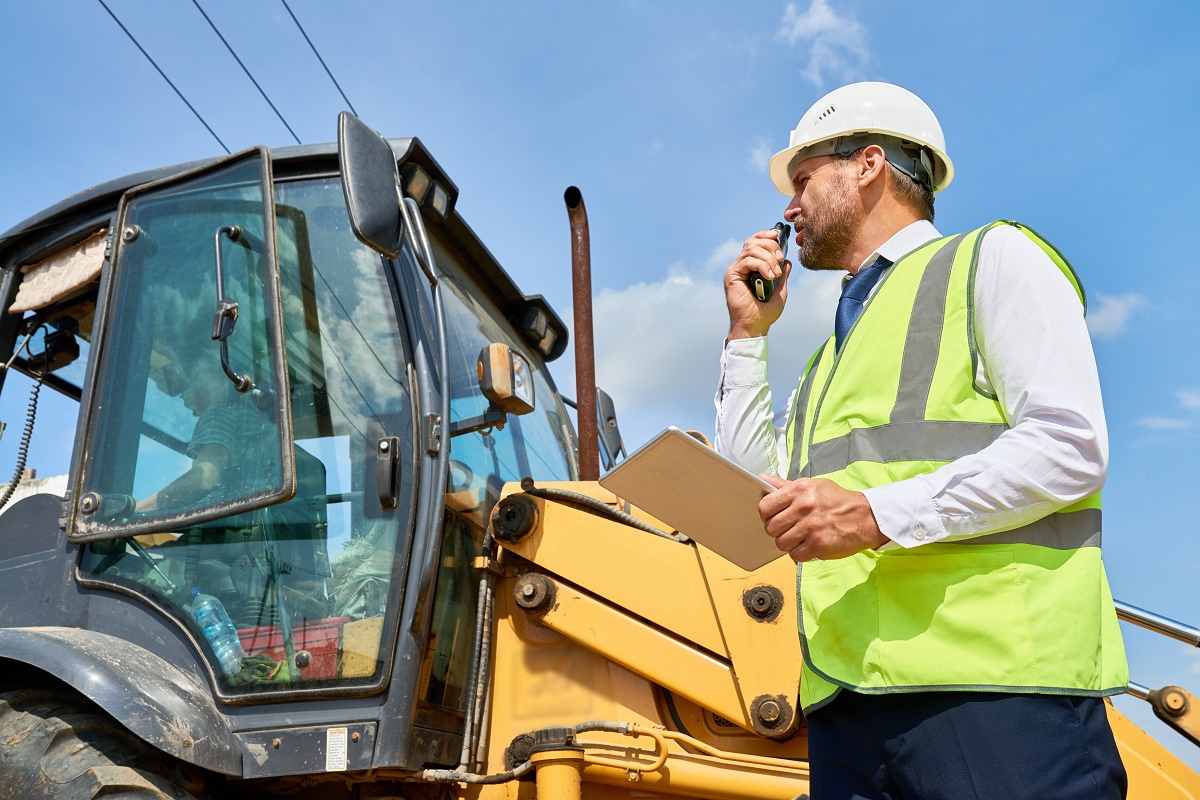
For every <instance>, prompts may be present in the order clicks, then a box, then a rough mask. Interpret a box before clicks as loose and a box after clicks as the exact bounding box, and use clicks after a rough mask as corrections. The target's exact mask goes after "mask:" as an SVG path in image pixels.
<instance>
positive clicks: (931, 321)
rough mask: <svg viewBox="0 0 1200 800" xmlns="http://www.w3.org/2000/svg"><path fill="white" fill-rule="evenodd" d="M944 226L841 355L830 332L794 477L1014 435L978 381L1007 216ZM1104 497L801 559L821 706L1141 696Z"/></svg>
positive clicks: (895, 462)
mask: <svg viewBox="0 0 1200 800" xmlns="http://www.w3.org/2000/svg"><path fill="white" fill-rule="evenodd" d="M1002 224H1009V225H1013V226H1015V227H1016V228H1017V229H1018V230H1020V231H1022V232H1023V233H1025V234H1026V235H1027V236H1028V237H1029V238H1030V239H1031V240H1032V241H1033V242H1035V243H1036V244H1037V245H1038V246H1039V247H1040V248H1041V249H1042V250H1043V251H1044V252H1045V253H1046V254H1047V255H1048V256H1049V257H1050V259H1051V260H1052V261H1053V262H1054V263H1055V264H1056V265H1057V266H1058V268H1059V269H1060V270H1062V272H1063V274H1064V275H1065V276H1066V277H1067V279H1068V280H1069V281H1070V282H1071V284H1072V285H1073V286H1074V287H1075V289H1076V291H1077V292H1078V294H1079V298H1080V301H1081V302H1084V294H1083V289H1082V287H1081V286H1080V284H1079V281H1078V279H1077V278H1076V276H1075V273H1074V271H1073V270H1072V269H1071V266H1070V265H1069V264H1068V263H1067V261H1066V259H1064V258H1063V257H1062V255H1061V254H1060V253H1059V252H1058V251H1057V250H1055V249H1054V248H1053V247H1052V246H1051V245H1050V244H1048V243H1047V242H1046V241H1045V240H1043V239H1042V238H1041V237H1040V236H1038V235H1037V234H1036V233H1034V232H1033V231H1031V230H1030V229H1028V228H1026V227H1025V226H1023V225H1020V224H1018V223H1015V222H1005V221H1001V222H994V223H992V224H990V225H987V226H984V227H983V228H980V229H978V230H975V231H971V232H970V233H965V234H962V235H960V236H955V237H946V238H942V239H937V240H934V241H931V242H928V243H927V244H924V245H922V246H921V247H919V248H917V249H916V250H914V251H913V252H911V253H909V254H908V255H906V256H904V257H903V258H901V259H900V260H898V261H897V262H896V263H895V264H894V265H893V266H892V267H891V268H890V269H889V270H888V271H887V272H886V273H884V276H883V278H882V279H881V281H880V284H879V286H878V288H877V290H876V292H875V294H874V295H873V296H872V297H871V298H870V299H869V300H868V301H867V304H866V307H865V308H864V309H863V313H862V315H861V316H860V317H859V319H858V320H857V322H855V324H854V326H853V327H852V328H851V329H850V331H849V333H848V334H847V335H846V338H845V341H844V343H843V347H842V350H841V352H840V353H838V352H836V349H835V346H834V341H833V338H832V337H830V339H829V341H827V342H826V343H825V344H824V345H823V347H822V348H821V350H819V351H818V352H817V354H816V355H815V356H814V357H813V359H812V360H811V361H810V362H809V365H808V368H807V369H806V370H805V374H804V375H803V376H802V378H801V382H800V389H799V391H798V392H797V394H796V400H795V402H794V404H793V408H792V419H791V421H790V424H789V427H788V441H787V444H788V460H789V465H790V466H789V471H788V478H789V479H795V478H797V477H802V476H803V477H823V478H829V479H831V480H833V481H835V482H836V483H837V484H838V485H840V486H842V487H843V488H846V489H850V490H855V491H858V490H862V489H866V488H869V487H873V486H882V485H885V484H888V483H892V482H894V481H901V480H905V479H907V478H911V477H914V476H916V475H919V474H923V473H929V472H933V471H934V470H936V469H937V468H939V467H941V466H943V465H944V464H947V463H949V462H951V461H954V460H955V459H957V458H960V457H962V456H966V455H969V454H971V453H976V452H978V451H979V450H981V449H983V448H984V447H986V446H987V445H988V444H990V443H991V442H992V441H994V440H995V439H996V437H998V436H999V435H1000V434H1001V433H1002V432H1004V431H1005V430H1007V428H1008V424H1007V422H1006V420H1005V417H1004V413H1003V409H1002V408H1001V406H1000V404H999V402H998V401H997V399H996V397H995V395H993V394H990V393H988V392H986V391H984V390H983V389H981V388H980V387H979V386H978V385H977V384H976V382H975V375H976V365H977V363H978V353H977V351H976V349H975V336H974V297H973V295H974V291H973V290H974V277H975V269H976V266H977V263H978V257H979V246H980V243H981V242H982V241H983V237H984V234H985V233H986V232H987V231H988V230H990V229H991V228H993V227H995V226H997V225H1002ZM1100 519H1101V512H1100V495H1099V494H1096V495H1093V496H1092V497H1089V498H1085V499H1084V500H1082V501H1080V502H1078V503H1075V504H1074V505H1072V506H1070V507H1068V508H1064V509H1062V510H1061V511H1058V512H1057V513H1053V514H1050V515H1049V516H1046V517H1044V518H1043V519H1040V520H1038V521H1036V522H1034V523H1031V524H1028V525H1023V526H1020V527H1015V528H1012V529H1010V530H1005V531H1003V532H999V533H991V534H987V535H983V536H979V537H975V538H970V539H962V540H958V541H955V542H944V541H942V542H936V543H933V544H929V545H924V546H920V547H915V548H911V549H906V550H901V549H892V550H885V551H883V552H877V551H866V552H862V553H859V554H857V555H855V556H852V557H850V558H845V559H837V560H831V561H813V562H808V563H804V564H801V565H800V568H799V569H798V571H797V581H796V587H797V597H798V604H799V607H800V615H799V619H800V643H801V647H802V649H803V652H804V673H803V676H802V681H801V689H800V703H801V706H802V707H803V708H804V709H805V710H806V711H812V710H815V709H816V708H819V707H820V706H821V705H823V704H824V703H826V702H828V701H829V700H830V699H831V698H832V697H833V696H834V695H835V694H836V693H837V691H838V688H839V687H842V688H847V689H853V690H854V691H857V692H863V693H867V694H872V693H879V694H881V693H888V692H912V691H936V690H974V691H980V690H982V691H1005V692H1027V693H1047V694H1069V695H1088V696H1104V695H1112V694H1118V693H1120V692H1123V691H1125V688H1126V686H1127V685H1128V682H1129V677H1128V671H1127V666H1126V662H1125V649H1124V645H1123V643H1122V641H1121V634H1120V630H1119V629H1118V625H1117V617H1116V612H1115V610H1114V607H1113V600H1112V595H1111V593H1110V590H1109V587H1108V579H1107V578H1106V577H1105V574H1104V565H1103V563H1102V562H1101V560H1100Z"/></svg>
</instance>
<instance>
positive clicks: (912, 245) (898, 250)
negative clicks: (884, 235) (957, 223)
mask: <svg viewBox="0 0 1200 800" xmlns="http://www.w3.org/2000/svg"><path fill="white" fill-rule="evenodd" d="M941 236H942V235H941V234H940V233H938V229H937V228H935V227H933V223H932V222H930V221H929V220H924V219H919V220H917V221H916V222H913V223H911V224H909V225H906V226H905V227H903V228H901V229H900V230H898V231H896V233H894V234H893V235H892V238H890V239H888V240H887V241H886V242H884V243H883V244H881V245H880V246H879V249H878V250H876V251H875V252H874V253H871V255H869V256H867V258H866V260H865V261H863V263H862V264H860V265H859V267H858V268H859V269H866V268H867V267H869V266H870V265H871V264H873V263H875V259H876V258H878V257H879V256H883V257H884V258H886V259H887V260H888V261H891V262H892V263H895V262H897V261H899V260H900V259H901V258H902V257H904V256H906V255H908V254H909V253H911V252H912V251H913V250H916V249H917V248H918V247H920V246H921V245H923V244H925V243H926V242H932V241H933V240H934V239H940V238H941Z"/></svg>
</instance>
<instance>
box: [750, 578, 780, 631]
mask: <svg viewBox="0 0 1200 800" xmlns="http://www.w3.org/2000/svg"><path fill="white" fill-rule="evenodd" d="M742 607H743V608H745V609H746V613H748V614H749V615H750V616H752V617H754V618H755V619H757V620H760V621H762V622H772V621H774V620H775V618H776V617H778V616H779V611H780V609H781V608H783V593H782V592H780V591H779V590H778V589H776V588H775V587H774V586H755V587H754V588H753V589H749V590H747V591H746V593H745V594H744V595H742Z"/></svg>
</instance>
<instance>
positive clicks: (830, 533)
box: [758, 475, 890, 561]
mask: <svg viewBox="0 0 1200 800" xmlns="http://www.w3.org/2000/svg"><path fill="white" fill-rule="evenodd" d="M759 477H761V478H762V479H763V480H765V481H766V482H767V483H769V484H771V485H772V486H774V487H775V491H773V492H771V493H770V494H769V495H767V496H766V497H764V498H763V499H762V500H761V501H759V504H758V515H759V516H760V517H762V521H763V528H765V529H766V531H767V533H768V534H770V535H771V536H772V537H774V539H775V546H776V547H778V548H779V549H780V550H782V551H784V552H786V553H787V554H788V555H790V556H791V557H792V560H793V561H812V560H814V559H826V560H832V559H835V558H846V557H847V556H852V555H854V554H855V553H858V552H861V551H863V550H867V549H869V548H873V547H879V546H880V545H883V544H886V543H887V542H888V541H890V540H889V539H888V538H887V537H886V536H884V535H883V534H882V533H881V532H880V531H879V525H878V524H877V523H876V522H875V515H874V514H873V513H872V512H871V504H870V503H868V502H867V498H866V496H865V495H863V493H862V492H851V491H849V490H846V489H843V488H842V487H840V486H838V485H837V484H836V483H834V482H833V481H831V480H827V479H826V478H799V479H797V480H794V481H785V480H780V479H779V478H776V477H773V476H771V475H760V476H759Z"/></svg>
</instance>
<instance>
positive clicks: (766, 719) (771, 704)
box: [758, 700, 783, 728]
mask: <svg viewBox="0 0 1200 800" xmlns="http://www.w3.org/2000/svg"><path fill="white" fill-rule="evenodd" d="M782 715H783V710H782V709H780V708H779V703H776V702H775V701H774V700H768V701H766V702H765V703H763V704H762V705H761V706H759V707H758V718H759V719H761V720H762V723H763V724H764V725H766V726H767V727H769V728H773V727H775V725H776V724H778V722H779V718H780V717H781V716H782Z"/></svg>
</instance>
